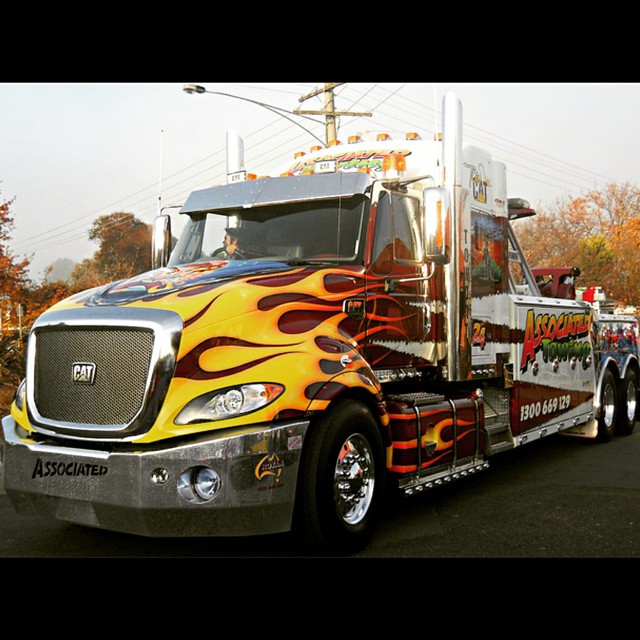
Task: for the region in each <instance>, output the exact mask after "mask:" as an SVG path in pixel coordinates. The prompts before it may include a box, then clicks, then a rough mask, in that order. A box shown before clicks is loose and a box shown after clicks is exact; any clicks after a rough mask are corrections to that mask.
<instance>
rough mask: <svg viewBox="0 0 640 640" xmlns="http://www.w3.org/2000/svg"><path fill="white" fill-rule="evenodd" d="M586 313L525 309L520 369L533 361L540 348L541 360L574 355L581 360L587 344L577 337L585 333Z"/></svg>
mask: <svg viewBox="0 0 640 640" xmlns="http://www.w3.org/2000/svg"><path fill="white" fill-rule="evenodd" d="M590 329H591V314H590V313H584V312H579V313H561V314H559V315H555V314H553V313H538V314H536V313H535V312H534V310H533V309H529V311H527V323H526V328H525V332H524V344H523V347H522V360H521V362H520V370H521V371H522V372H524V371H526V370H527V365H528V364H529V362H535V359H536V356H537V354H538V353H539V352H540V351H542V359H543V361H544V362H549V361H552V360H555V359H557V360H559V361H560V362H563V361H566V360H569V359H570V358H576V359H577V360H582V361H583V363H584V359H585V358H586V356H588V355H589V353H591V344H590V343H589V342H588V341H583V340H581V339H583V338H585V337H586V336H588V335H589V330H590Z"/></svg>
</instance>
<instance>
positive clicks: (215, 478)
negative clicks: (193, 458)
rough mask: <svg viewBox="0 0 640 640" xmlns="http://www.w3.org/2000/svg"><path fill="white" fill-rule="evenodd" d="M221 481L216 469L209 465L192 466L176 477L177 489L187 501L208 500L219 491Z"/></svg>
mask: <svg viewBox="0 0 640 640" xmlns="http://www.w3.org/2000/svg"><path fill="white" fill-rule="evenodd" d="M221 484H222V482H221V480H220V476H219V475H218V473H217V472H216V471H214V470H213V469H211V468H209V467H192V468H191V469H187V470H186V471H185V472H183V473H182V474H181V475H180V477H179V478H178V484H177V489H178V493H179V494H180V496H181V497H182V498H183V499H184V500H186V501H187V502H209V500H213V498H215V497H216V495H217V494H218V491H220V486H221Z"/></svg>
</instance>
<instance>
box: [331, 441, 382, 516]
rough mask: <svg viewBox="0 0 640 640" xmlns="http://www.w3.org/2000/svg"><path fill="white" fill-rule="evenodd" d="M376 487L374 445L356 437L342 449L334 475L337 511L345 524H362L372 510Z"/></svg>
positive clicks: (346, 442) (345, 443)
mask: <svg viewBox="0 0 640 640" xmlns="http://www.w3.org/2000/svg"><path fill="white" fill-rule="evenodd" d="M374 484H375V476H374V462H373V451H372V449H371V445H370V444H369V441H368V440H367V439H366V438H365V437H364V436H362V435H360V434H359V433H356V434H353V435H352V436H350V437H349V438H347V440H346V441H345V442H344V444H343V445H342V448H341V449H340V453H339V455H338V460H337V462H336V468H335V475H334V487H333V488H334V498H335V504H336V510H337V512H338V516H339V517H340V518H341V519H342V520H343V521H344V522H346V523H347V524H350V525H355V524H358V523H359V522H362V520H363V519H364V517H365V516H366V515H367V512H368V511H369V507H370V506H371V501H372V499H373V489H374Z"/></svg>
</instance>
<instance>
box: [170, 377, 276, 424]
mask: <svg viewBox="0 0 640 640" xmlns="http://www.w3.org/2000/svg"><path fill="white" fill-rule="evenodd" d="M283 391H284V387H283V386H282V385H280V384H274V383H271V382H257V383H253V384H243V385H241V386H238V387H227V388H225V389H218V390H216V391H210V392H209V393H205V394H203V395H201V396H198V397H197V398H195V399H194V400H192V401H191V402H189V404H187V405H186V406H185V407H184V409H182V411H180V413H179V414H178V416H177V417H176V419H175V423H176V424H178V425H185V424H193V423H195V422H211V421H214V420H223V419H225V418H234V417H235V416H239V415H243V414H246V413H251V412H252V411H256V410H257V409H261V408H262V407H265V406H267V405H268V404H269V403H271V402H273V401H274V400H275V399H276V398H277V397H278V396H279V395H280V394H282V392H283Z"/></svg>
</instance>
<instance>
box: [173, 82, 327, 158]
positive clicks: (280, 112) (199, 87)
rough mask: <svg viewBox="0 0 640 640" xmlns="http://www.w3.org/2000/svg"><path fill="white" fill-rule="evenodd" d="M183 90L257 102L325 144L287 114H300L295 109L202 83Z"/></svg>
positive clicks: (186, 86)
mask: <svg viewBox="0 0 640 640" xmlns="http://www.w3.org/2000/svg"><path fill="white" fill-rule="evenodd" d="M182 90H183V91H184V92H185V93H210V94H212V95H216V96H225V97H227V98H236V100H244V101H245V102H251V103H252V104H257V105H258V106H260V107H264V108H265V109H268V110H269V111H272V112H273V113H275V114H277V115H279V116H282V117H283V118H285V119H287V120H289V122H292V123H293V124H295V125H296V126H298V127H300V128H301V129H303V130H304V131H306V132H307V133H308V134H309V135H310V136H311V137H313V138H315V139H316V140H317V141H318V142H319V143H320V144H321V145H323V146H324V142H323V141H322V140H321V139H320V138H318V136H316V135H315V134H314V133H312V132H311V131H309V129H307V128H306V127H303V126H302V125H301V124H300V123H299V122H296V121H295V120H293V119H292V118H289V117H288V116H287V115H285V114H287V113H289V114H291V115H298V114H296V113H294V112H293V111H287V110H286V109H281V108H280V107H275V106H273V105H271V104H267V103H265V102H259V101H258V100H251V98H243V97H242V96H236V95H233V94H232V93H224V92H222V91H209V90H208V89H206V88H205V87H203V86H202V85H200V84H185V85H184V87H182ZM301 117H304V116H301ZM307 119H308V120H311V121H312V122H315V123H318V121H317V120H314V119H313V118H307Z"/></svg>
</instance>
